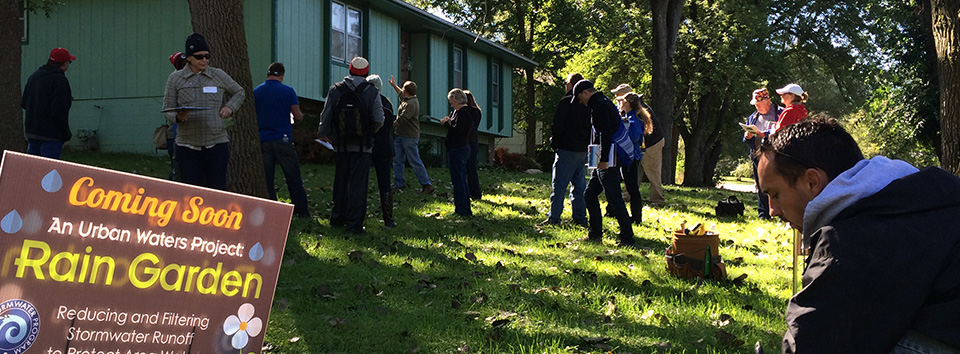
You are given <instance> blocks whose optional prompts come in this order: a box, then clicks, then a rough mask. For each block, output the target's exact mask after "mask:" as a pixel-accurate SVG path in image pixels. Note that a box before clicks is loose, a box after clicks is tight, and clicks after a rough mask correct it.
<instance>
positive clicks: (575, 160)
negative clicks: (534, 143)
mask: <svg viewBox="0 0 960 354" xmlns="http://www.w3.org/2000/svg"><path fill="white" fill-rule="evenodd" d="M586 163H587V153H586V152H575V151H568V150H557V153H556V154H555V155H554V158H553V178H552V183H553V192H552V193H550V213H548V214H547V219H548V220H549V221H550V222H551V223H554V224H557V223H560V215H561V214H563V198H565V197H566V196H567V191H569V189H567V186H568V185H570V184H571V183H572V184H573V191H571V192H570V204H572V205H573V220H574V221H576V222H577V223H581V224H585V223H586V221H587V204H586V203H584V201H583V192H584V191H585V190H586V189H587V180H586V178H585V177H584V169H585V168H586V167H585V166H584V165H585V164H586Z"/></svg>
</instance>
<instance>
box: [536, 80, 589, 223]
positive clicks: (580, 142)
mask: <svg viewBox="0 0 960 354" xmlns="http://www.w3.org/2000/svg"><path fill="white" fill-rule="evenodd" d="M580 80H583V75H580V73H572V74H570V75H568V76H567V87H566V88H567V94H566V95H564V96H563V97H561V98H560V102H558V103H557V110H556V112H554V114H553V137H551V138H550V147H552V148H553V151H554V154H555V155H554V159H553V179H552V184H553V192H552V193H550V212H549V213H548V214H547V219H546V220H544V221H542V222H541V223H540V224H541V225H544V224H551V225H557V224H559V223H560V214H563V198H564V197H565V196H566V195H567V192H568V189H567V186H568V185H570V184H573V192H571V193H570V204H571V205H572V206H573V221H574V222H576V223H577V224H579V225H582V226H587V205H586V203H584V201H583V193H584V191H585V190H586V188H587V181H586V179H585V178H584V174H585V171H584V169H585V168H586V167H585V165H586V163H587V144H589V143H590V109H589V108H587V106H584V105H582V104H580V102H571V101H572V99H573V85H574V84H576V83H577V82H578V81H580Z"/></svg>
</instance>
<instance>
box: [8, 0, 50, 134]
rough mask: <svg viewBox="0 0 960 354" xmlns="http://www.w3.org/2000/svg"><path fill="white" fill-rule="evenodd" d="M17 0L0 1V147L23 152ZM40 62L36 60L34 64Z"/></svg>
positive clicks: (19, 4)
mask: <svg viewBox="0 0 960 354" xmlns="http://www.w3.org/2000/svg"><path fill="white" fill-rule="evenodd" d="M22 5H23V3H22V2H21V1H19V0H6V1H0V33H6V34H4V35H2V36H0V53H3V55H0V77H6V78H8V79H7V80H3V83H2V84H0V150H11V151H20V152H24V151H26V150H27V145H26V140H25V139H24V137H23V111H22V110H21V109H20V70H21V68H20V56H21V50H22V49H21V47H20V46H21V43H20V37H21V36H22V35H23V29H22V28H21V27H20V21H19V20H18V19H19V18H20V16H21V15H22V14H23V6H22ZM42 64H44V63H37V67H39V66H40V65H42Z"/></svg>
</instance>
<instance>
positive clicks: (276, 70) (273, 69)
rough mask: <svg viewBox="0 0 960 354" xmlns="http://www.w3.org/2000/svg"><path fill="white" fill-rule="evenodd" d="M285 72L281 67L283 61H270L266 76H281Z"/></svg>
mask: <svg viewBox="0 0 960 354" xmlns="http://www.w3.org/2000/svg"><path fill="white" fill-rule="evenodd" d="M285 72H287V70H286V69H284V67H283V63H272V64H270V67H269V68H267V76H283V74H284V73H285Z"/></svg>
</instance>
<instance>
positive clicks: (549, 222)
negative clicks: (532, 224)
mask: <svg viewBox="0 0 960 354" xmlns="http://www.w3.org/2000/svg"><path fill="white" fill-rule="evenodd" d="M547 225H560V222H559V221H553V220H550V219H546V220H544V221H541V222H538V223H537V226H547Z"/></svg>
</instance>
